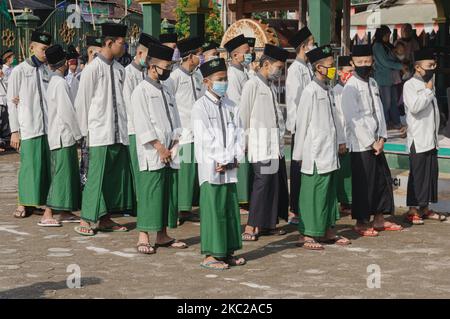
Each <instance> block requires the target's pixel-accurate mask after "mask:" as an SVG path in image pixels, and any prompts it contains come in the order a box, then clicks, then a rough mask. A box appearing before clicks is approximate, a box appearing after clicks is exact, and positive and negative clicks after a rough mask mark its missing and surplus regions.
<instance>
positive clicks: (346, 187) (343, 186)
mask: <svg viewBox="0 0 450 319" xmlns="http://www.w3.org/2000/svg"><path fill="white" fill-rule="evenodd" d="M339 161H340V163H341V168H340V169H339V171H338V186H337V196H338V201H339V203H341V204H351V203H352V167H351V159H350V153H346V154H345V155H344V156H340V157H339Z"/></svg>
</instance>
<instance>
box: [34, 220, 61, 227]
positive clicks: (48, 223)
mask: <svg viewBox="0 0 450 319" xmlns="http://www.w3.org/2000/svg"><path fill="white" fill-rule="evenodd" d="M37 224H38V226H41V227H61V226H62V224H61V223H60V222H59V221H57V220H56V219H54V218H49V219H41V220H40V221H39V222H38V223H37Z"/></svg>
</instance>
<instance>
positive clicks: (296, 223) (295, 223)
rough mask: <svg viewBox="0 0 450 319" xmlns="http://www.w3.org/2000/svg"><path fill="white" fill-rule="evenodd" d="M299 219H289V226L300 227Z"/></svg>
mask: <svg viewBox="0 0 450 319" xmlns="http://www.w3.org/2000/svg"><path fill="white" fill-rule="evenodd" d="M298 223H299V222H298V217H297V216H295V217H290V218H289V219H288V224H289V225H298Z"/></svg>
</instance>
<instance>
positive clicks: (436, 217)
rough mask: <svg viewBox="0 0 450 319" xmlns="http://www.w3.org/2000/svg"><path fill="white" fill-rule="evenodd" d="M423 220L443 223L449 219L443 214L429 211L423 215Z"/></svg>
mask: <svg viewBox="0 0 450 319" xmlns="http://www.w3.org/2000/svg"><path fill="white" fill-rule="evenodd" d="M431 216H434V217H431ZM422 219H430V220H439V221H441V222H443V221H446V220H447V217H446V216H445V214H443V213H439V212H435V211H434V210H432V209H429V210H427V211H426V212H425V213H424V214H423V215H422Z"/></svg>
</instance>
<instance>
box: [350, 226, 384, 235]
mask: <svg viewBox="0 0 450 319" xmlns="http://www.w3.org/2000/svg"><path fill="white" fill-rule="evenodd" d="M353 230H354V231H355V232H357V233H358V234H359V235H360V236H362V237H377V236H378V232H377V231H376V230H375V229H373V228H366V229H365V230H362V229H357V228H356V227H354V228H353Z"/></svg>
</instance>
